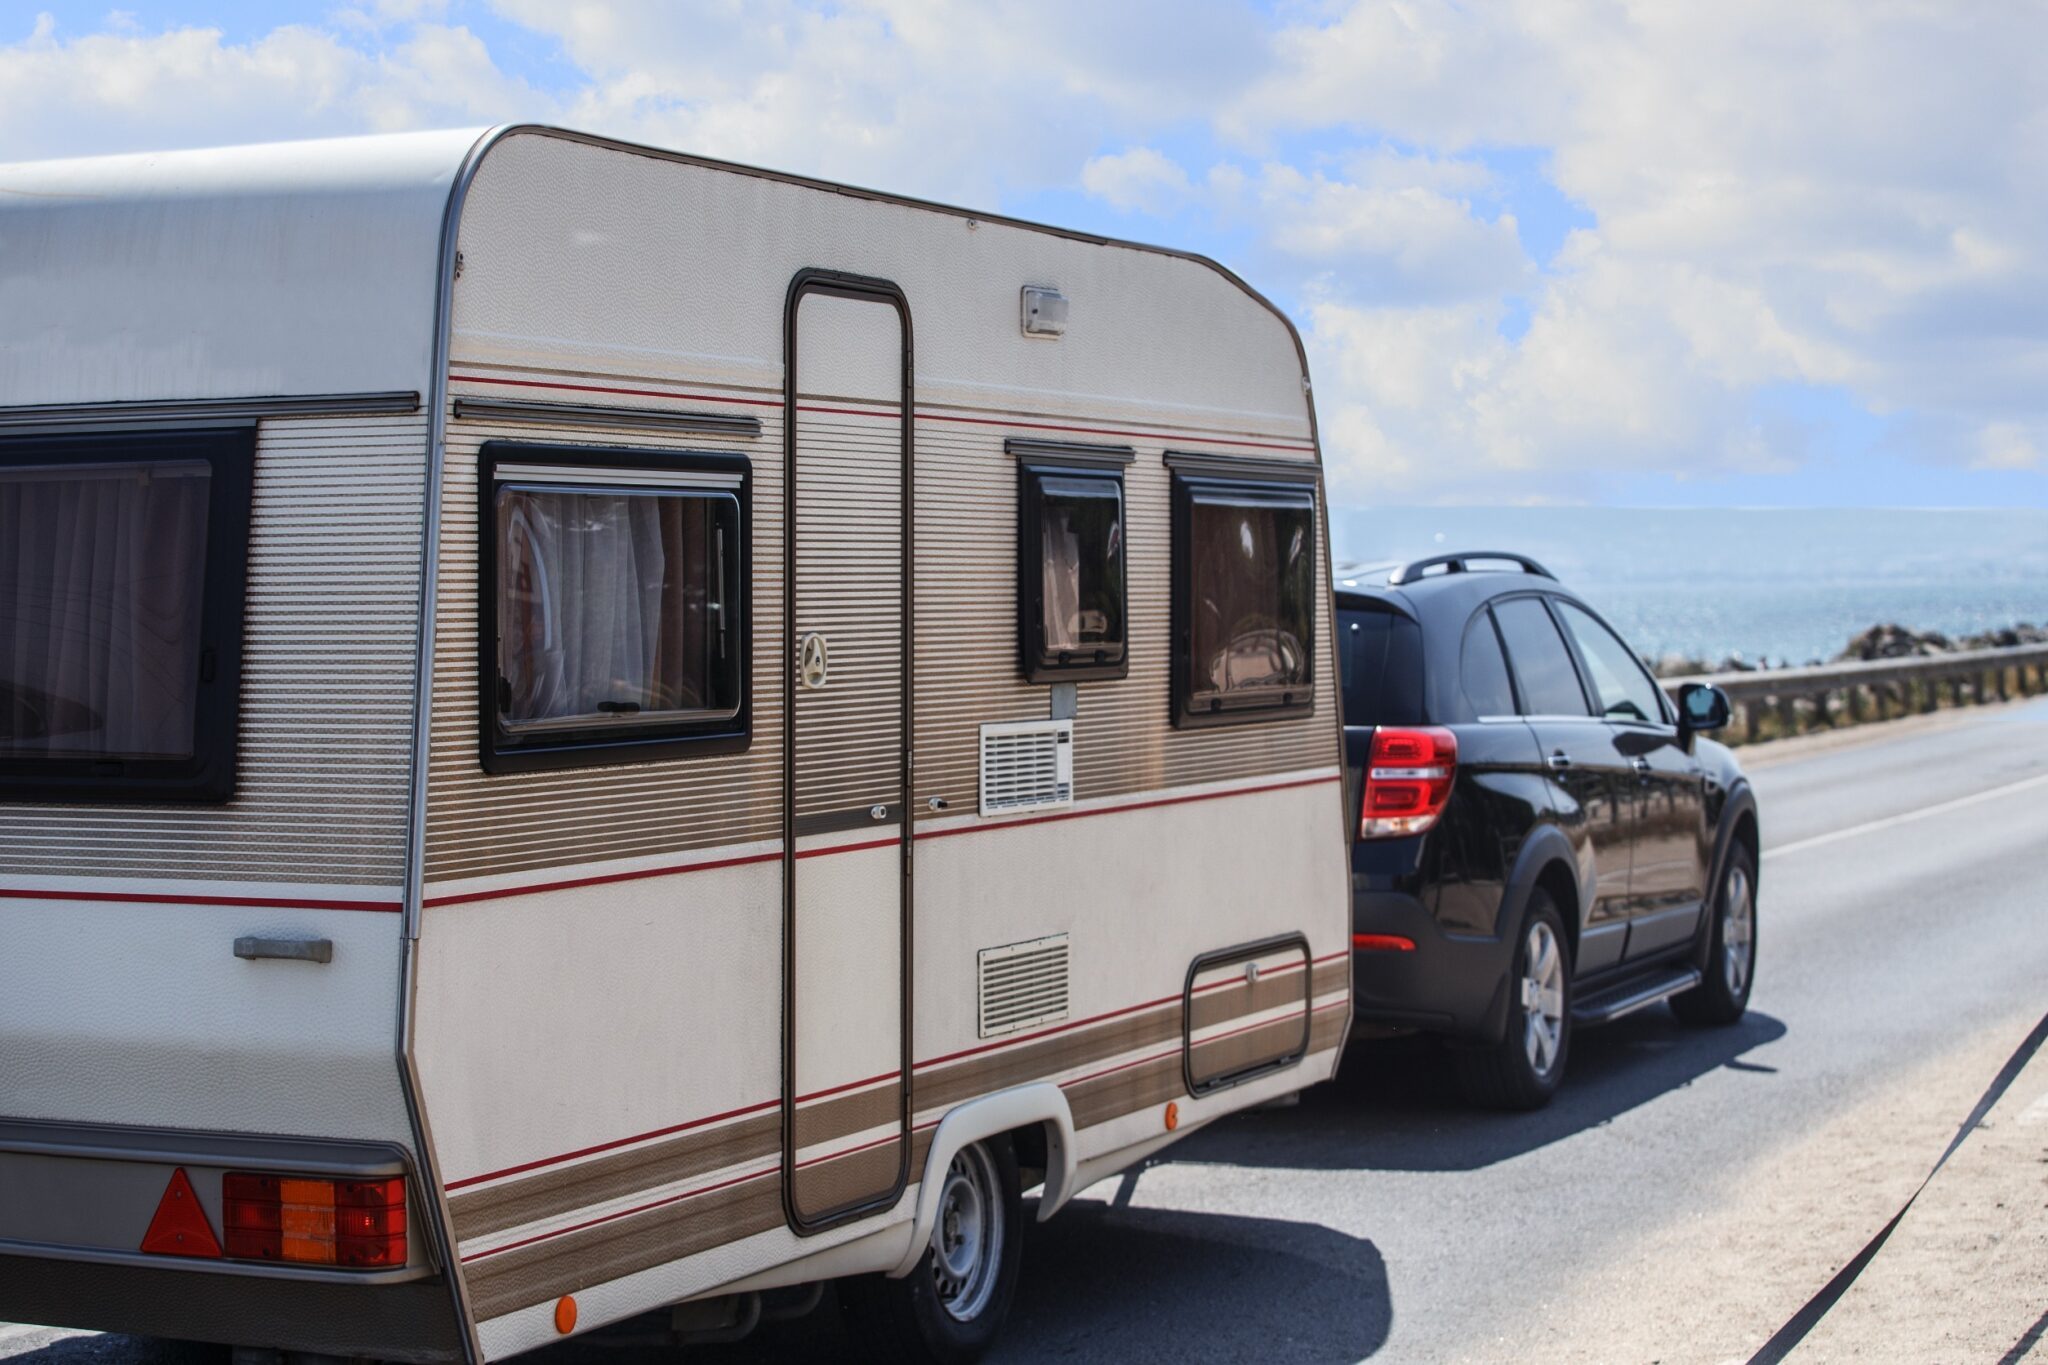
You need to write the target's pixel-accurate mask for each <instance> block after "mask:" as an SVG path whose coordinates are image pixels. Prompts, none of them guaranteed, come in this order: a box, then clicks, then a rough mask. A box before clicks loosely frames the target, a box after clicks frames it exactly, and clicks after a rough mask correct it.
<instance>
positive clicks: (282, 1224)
mask: <svg viewBox="0 0 2048 1365" xmlns="http://www.w3.org/2000/svg"><path fill="white" fill-rule="evenodd" d="M220 1188H221V1205H222V1214H223V1217H222V1221H223V1222H224V1223H226V1225H227V1239H226V1240H227V1254H228V1255H229V1256H231V1257H234V1258H237V1259H240V1260H245V1261H284V1262H288V1263H290V1264H293V1265H331V1266H340V1267H342V1268H344V1269H348V1270H392V1269H396V1268H398V1267H400V1266H402V1265H404V1264H405V1260H406V1247H405V1179H404V1177H403V1176H394V1177H392V1178H391V1179H388V1180H321V1179H308V1178H302V1177H299V1176H290V1175H271V1174H268V1173H259V1172H252V1171H230V1172H228V1173H227V1174H226V1175H224V1176H222V1177H221V1186H220Z"/></svg>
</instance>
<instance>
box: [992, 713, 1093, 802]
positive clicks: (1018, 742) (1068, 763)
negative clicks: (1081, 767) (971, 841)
mask: <svg viewBox="0 0 2048 1365" xmlns="http://www.w3.org/2000/svg"><path fill="white" fill-rule="evenodd" d="M1073 804H1074V722H1072V721H1070V720H1028V721H1021V722H1013V723H1011V724H1007V725H984V726H982V727H981V813H982V814H983V815H1007V814H1009V813H1010V812H1012V811H1023V810H1051V809H1053V808H1055V807H1058V806H1071V805H1073Z"/></svg>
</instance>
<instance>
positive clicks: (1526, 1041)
mask: <svg viewBox="0 0 2048 1365" xmlns="http://www.w3.org/2000/svg"><path fill="white" fill-rule="evenodd" d="M1521 999H1522V1050H1523V1052H1524V1053H1526V1054H1527V1056H1528V1058H1529V1069H1530V1070H1532V1071H1534V1072H1535V1073H1536V1074H1537V1075H1538V1076H1548V1075H1549V1074H1550V1073H1551V1072H1552V1071H1553V1070H1555V1069H1556V1067H1557V1058H1558V1054H1559V1053H1560V1052H1562V1051H1563V1050H1564V950H1563V948H1562V946H1561V945H1560V944H1559V943H1558V941H1557V933H1556V931H1555V930H1553V929H1552V928H1551V927H1550V926H1549V925H1548V924H1546V923H1544V922H1543V921H1542V920H1538V921H1537V922H1536V923H1534V924H1532V925H1530V926H1529V936H1528V938H1527V939H1526V940H1525V941H1524V943H1523V945H1522V991H1521Z"/></svg>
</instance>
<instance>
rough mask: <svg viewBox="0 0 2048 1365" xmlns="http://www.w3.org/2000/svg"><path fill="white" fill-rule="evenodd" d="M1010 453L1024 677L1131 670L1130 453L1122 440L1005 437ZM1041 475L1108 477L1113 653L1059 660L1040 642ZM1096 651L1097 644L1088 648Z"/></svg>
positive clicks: (1113, 675) (1116, 674) (1088, 676)
mask: <svg viewBox="0 0 2048 1365" xmlns="http://www.w3.org/2000/svg"><path fill="white" fill-rule="evenodd" d="M1004 444H1005V448H1006V449H1007V450H1008V451H1009V453H1010V454H1012V455H1015V456H1016V457H1017V649H1018V665H1019V667H1020V668H1021V669H1022V670H1023V673H1024V678H1025V681H1027V682H1033V683H1063V682H1096V681H1104V680H1115V679H1119V678H1126V677H1129V676H1130V672H1131V567H1130V566H1131V501H1130V494H1129V490H1128V489H1127V488H1126V486H1125V482H1124V470H1125V468H1126V467H1127V466H1129V465H1130V464H1131V463H1132V461H1133V460H1135V459H1136V455H1135V454H1134V452H1132V450H1131V449H1130V447H1128V446H1086V445H1074V444H1068V443H1064V442H1050V441H1025V440H1010V441H1007V442H1005V443H1004ZM1047 478H1060V479H1099V480H1101V481H1103V482H1104V483H1111V484H1114V485H1115V487H1116V498H1117V526H1118V533H1119V535H1120V536H1121V537H1122V547H1121V550H1120V553H1119V554H1118V555H1117V570H1118V572H1119V573H1121V574H1122V576H1123V585H1122V587H1123V592H1122V597H1123V617H1124V619H1123V635H1124V638H1123V640H1122V642H1121V643H1120V644H1119V645H1118V646H1117V655H1116V657H1115V658H1114V659H1105V660H1100V661H1098V660H1097V659H1095V658H1092V657H1091V658H1086V659H1078V658H1077V659H1067V660H1062V659H1060V658H1059V657H1058V656H1057V655H1055V654H1054V653H1053V652H1052V651H1050V650H1048V649H1047V648H1046V647H1045V562H1044V560H1045V534H1044V532H1045V522H1044V510H1045V487H1044V482H1043V481H1044V480H1045V479H1047ZM1095 652H1096V653H1097V654H1100V653H1102V652H1103V651H1100V650H1097V651H1095Z"/></svg>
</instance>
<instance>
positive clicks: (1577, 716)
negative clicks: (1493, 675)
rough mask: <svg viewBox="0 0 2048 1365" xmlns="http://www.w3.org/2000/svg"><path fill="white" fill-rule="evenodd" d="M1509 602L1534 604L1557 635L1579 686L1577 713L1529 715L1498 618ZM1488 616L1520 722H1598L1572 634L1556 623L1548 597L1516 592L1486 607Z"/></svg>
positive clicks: (1525, 695)
mask: <svg viewBox="0 0 2048 1365" xmlns="http://www.w3.org/2000/svg"><path fill="white" fill-rule="evenodd" d="M1510 602H1534V603H1536V605H1537V606H1538V607H1540V608H1541V609H1542V611H1543V614H1544V615H1545V616H1546V617H1548V618H1549V620H1550V628H1551V629H1552V630H1554V631H1556V632H1557V638H1558V643H1559V644H1561V645H1563V646H1564V657H1565V661H1566V662H1567V663H1569V664H1571V666H1572V677H1573V679H1574V680H1575V681H1576V682H1577V683H1578V685H1579V699H1580V700H1579V704H1580V706H1581V707H1582V708H1583V709H1582V710H1579V711H1531V710H1530V709H1529V693H1528V689H1527V688H1525V687H1524V686H1523V685H1522V670H1521V668H1520V666H1519V665H1517V664H1516V663H1515V651H1514V647H1513V646H1512V645H1510V644H1509V643H1508V633H1507V631H1506V630H1504V629H1502V627H1501V624H1500V618H1499V616H1498V615H1497V613H1498V612H1499V610H1500V608H1501V607H1502V606H1504V605H1506V604H1507V603H1510ZM1486 609H1487V612H1488V613H1489V614H1491V615H1494V622H1493V628H1494V632H1495V633H1496V634H1497V635H1499V636H1500V650H1501V655H1502V657H1503V658H1505V659H1506V660H1507V664H1508V681H1509V682H1510V683H1512V684H1513V685H1514V689H1515V709H1516V710H1517V712H1519V714H1520V718H1521V719H1523V720H1599V719H1601V716H1600V713H1599V712H1597V711H1595V710H1594V709H1593V697H1594V692H1593V689H1592V686H1591V684H1590V683H1589V682H1588V681H1587V678H1586V670H1585V665H1584V664H1583V663H1581V662H1580V661H1579V647H1578V645H1577V644H1576V643H1575V642H1574V641H1573V640H1572V637H1571V633H1570V632H1569V631H1568V630H1566V629H1565V624H1564V622H1563V621H1561V620H1559V619H1558V615H1557V609H1556V608H1555V607H1553V606H1552V605H1551V603H1550V596H1549V594H1548V593H1540V592H1517V593H1506V594H1503V595H1502V596H1499V597H1496V598H1494V599H1493V600H1491V601H1490V602H1488V603H1487V604H1486Z"/></svg>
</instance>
